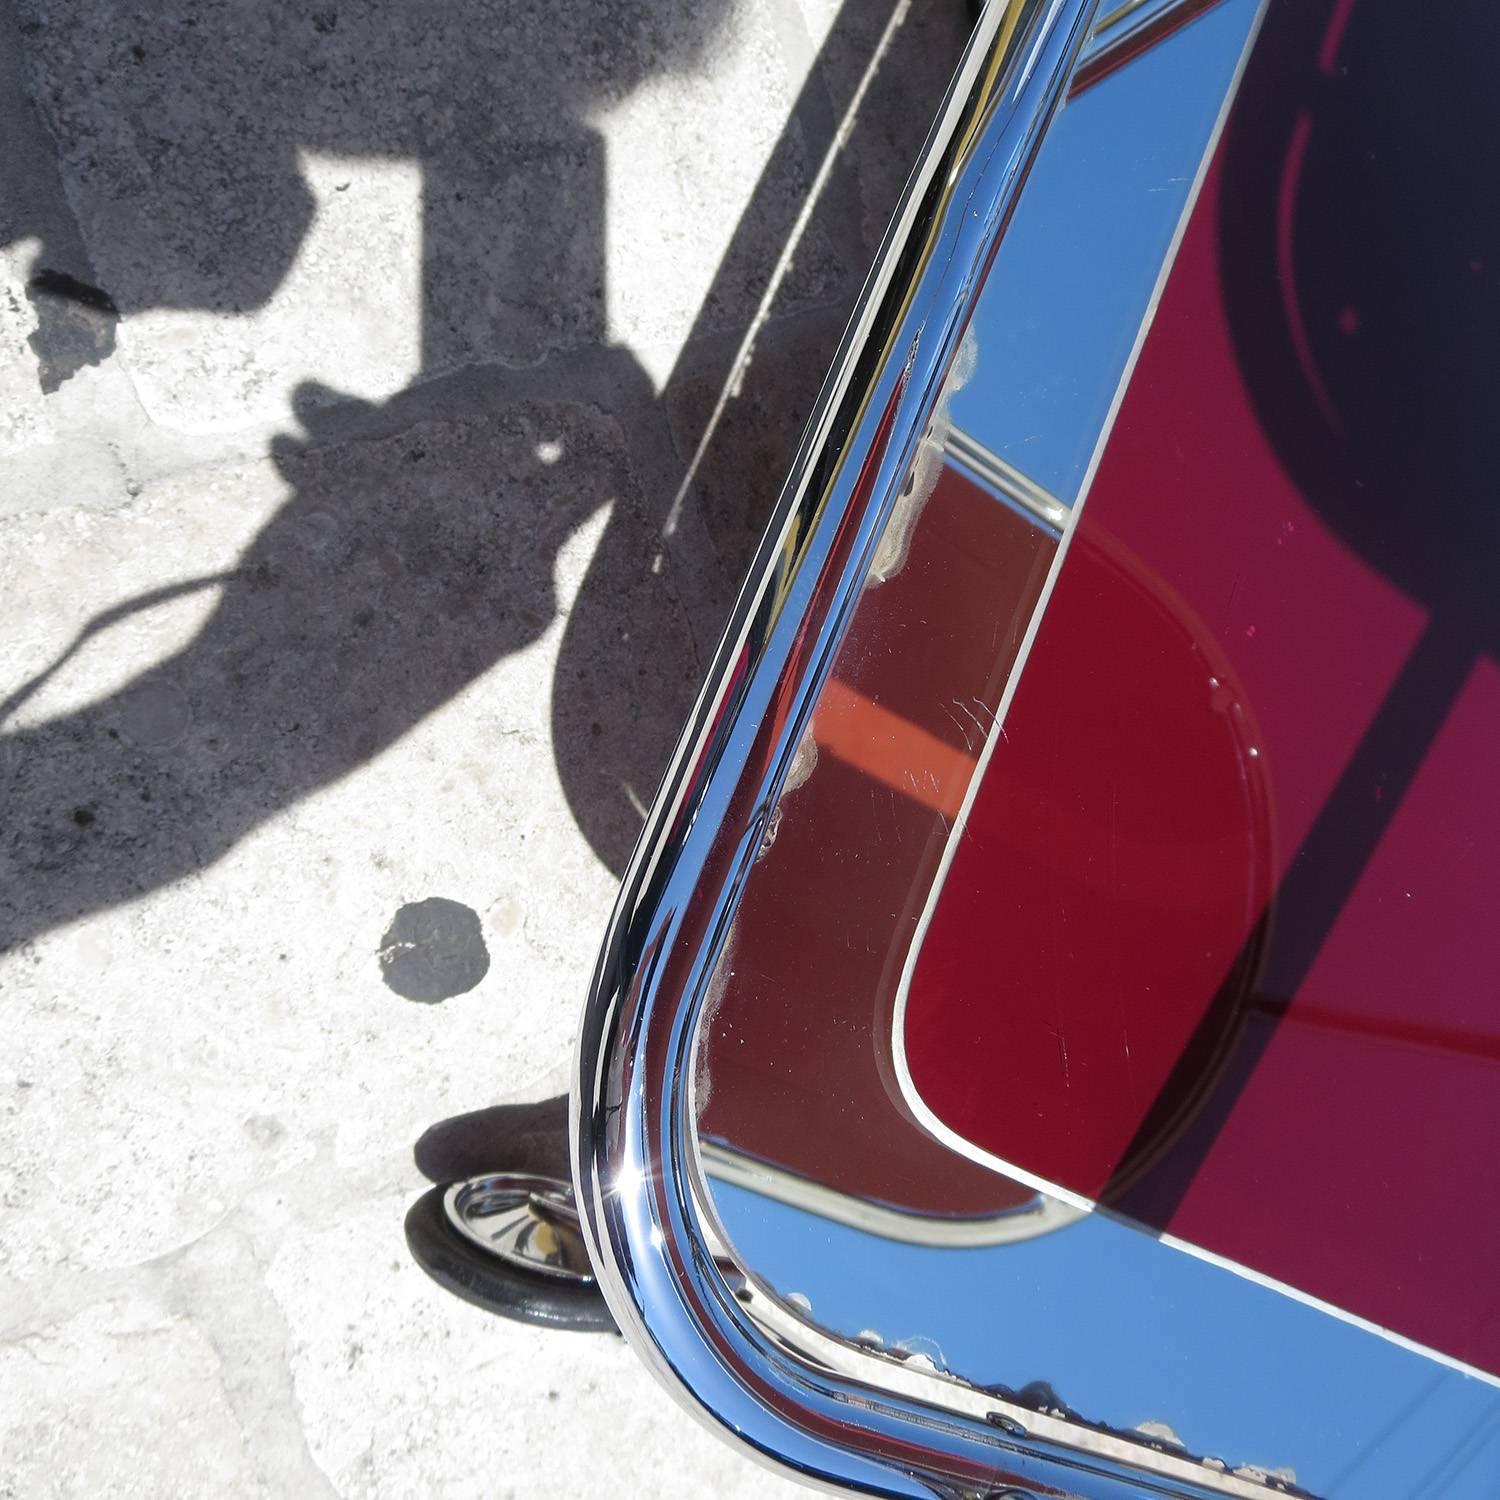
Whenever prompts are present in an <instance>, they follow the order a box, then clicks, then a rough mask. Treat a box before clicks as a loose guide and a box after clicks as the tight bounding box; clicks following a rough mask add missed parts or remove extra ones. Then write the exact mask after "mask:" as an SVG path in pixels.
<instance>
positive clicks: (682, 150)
mask: <svg viewBox="0 0 1500 1500" xmlns="http://www.w3.org/2000/svg"><path fill="white" fill-rule="evenodd" d="M964 26H965V18H964V6H963V4H962V3H961V0H930V3H929V0H912V3H910V4H898V3H896V0H846V3H843V4H842V5H841V4H839V3H838V0H720V3H718V4H714V3H708V4H705V3H703V0H581V3H575V4H570V5H569V6H567V7H565V8H564V9H563V10H561V11H559V10H558V9H557V8H556V7H551V6H543V5H540V4H532V3H521V0H455V3H451V4H448V5H444V6H439V7H433V6H428V5H423V4H418V3H416V0H399V3H397V4H389V3H382V4H376V3H374V0H327V4H326V5H323V6H321V8H320V7H318V6H303V5H294V4H291V3H289V0H269V3H259V4H241V3H238V0H168V3H162V4H145V3H129V0H122V3H103V0H100V3H95V4H91V5H85V6H81V7H80V6H74V5H68V4H64V3H62V0H0V139H3V140H4V142H5V143H6V144H5V149H4V151H3V153H0V1008H3V1015H4V1030H3V1038H4V1040H3V1045H0V1278H3V1281H0V1497H6V1500H10V1497H23V1496H24V1497H32V1496H38V1497H41V1496H77V1495H85V1494H90V1495H92V1494H99V1493H107V1494H111V1495H140V1496H151V1497H168V1496H200V1495H215V1496H222V1495H256V1496H262V1495H263V1496H268V1497H297V1500H301V1497H304V1496H312V1497H317V1496H340V1497H356V1496H358V1497H365V1496H370V1497H375V1496H379V1497H387V1496H390V1497H394V1496H406V1495H411V1496H444V1497H447V1496H454V1497H458V1496H468V1495H475V1496H480V1495H483V1496H505V1495H511V1494H514V1495H520V1494H524V1493H535V1492H537V1491H538V1490H545V1491H546V1492H547V1493H552V1494H568V1495H578V1496H593V1495H598V1496H604V1495H611V1496H613V1495H651V1496H655V1495H682V1496H687V1495H693V1496H701V1495H706V1494H713V1495H718V1494H727V1495H768V1494H771V1493H773V1492H775V1491H777V1490H778V1489H784V1488H786V1485H785V1481H783V1480H781V1479H779V1478H777V1477H776V1476H775V1475H773V1474H770V1473H768V1472H767V1471H765V1470H763V1469H761V1468H759V1467H757V1466H755V1465H753V1464H752V1463H750V1462H749V1461H748V1460H746V1459H744V1458H743V1457H741V1456H740V1455H738V1454H737V1453H735V1452H734V1451H733V1450H731V1449H730V1448H729V1447H727V1446H726V1445H724V1444H721V1443H720V1442H719V1441H718V1440H717V1439H716V1438H714V1437H713V1436H711V1435H710V1434H708V1433H707V1432H705V1431H703V1430H702V1429H701V1428H699V1427H698V1426H697V1425H696V1424H695V1423H694V1422H693V1421H692V1420H691V1419H690V1418H689V1417H688V1416H686V1415H685V1414H684V1413H682V1412H681V1411H680V1410H679V1409H678V1407H677V1406H676V1405H675V1404H674V1403H673V1402H672V1401H671V1400H670V1398H669V1397H668V1396H667V1395H666V1394H665V1393H664V1392H662V1391H661V1390H660V1389H658V1388H657V1387H656V1385H655V1384H654V1382H653V1381H652V1380H651V1379H650V1377H649V1376H648V1375H647V1373H646V1371H645V1369H644V1367H643V1366H642V1365H641V1363H640V1362H639V1360H638V1359H637V1358H636V1357H635V1356H634V1354H633V1353H632V1352H631V1351H630V1350H629V1349H627V1348H626V1347H625V1346H624V1345H623V1344H621V1343H620V1342H619V1341H618V1340H616V1339H614V1338H612V1337H606V1336H599V1335H571V1334H564V1333H555V1332H543V1331H539V1330H536V1329H532V1328H528V1327H523V1326H520V1325H517V1324H513V1323H508V1322H505V1321H502V1320H500V1319H498V1318H495V1317H492V1316H488V1315H486V1314H485V1313H482V1312H479V1311H476V1310H475V1309H474V1308H472V1307H470V1306H468V1305H466V1304H464V1303H462V1302H459V1301H457V1300H456V1299H454V1298H453V1297H452V1296H450V1295H448V1294H447V1293H445V1292H444V1291H443V1290H441V1289H440V1288H439V1287H438V1286H437V1285H436V1284H435V1283H433V1282H432V1281H430V1280H429V1279H428V1278H427V1277H426V1276H425V1274H424V1273H423V1272H422V1271H421V1270H420V1269H419V1268H418V1267H417V1266H416V1265H415V1263H414V1262H413V1261H412V1260H411V1258H410V1256H409V1254H408V1252H407V1249H406V1245H405V1242H404V1239H403V1235H402V1220H403V1216H404V1214H405V1212H406V1209H407V1207H408V1205H409V1204H410V1203H411V1202H412V1200H413V1199H414V1198H415V1197H416V1196H417V1194H418V1193H419V1192H420V1191H421V1190H423V1189H424V1188H425V1187H426V1186H427V1184H428V1182H429V1180H442V1179H443V1178H445V1177H447V1176H456V1175H462V1174H463V1173H465V1172H476V1171H479V1170H482V1169H484V1168H485V1167H488V1166H501V1165H507V1164H515V1165H530V1166H544V1165H547V1164H555V1163H557V1162H559V1161H560V1160H561V1154H562V1151H563V1149H564V1141H565V1130H566V1110H565V1108H564V1107H563V1106H562V1105H561V1104H560V1103H559V1101H558V1099H557V1096H558V1094H559V1093H560V1092H561V1090H562V1088H563V1087H564V1080H565V1076H566V1067H567V1061H568V1057H569V1054H570V1049H571V1046H572V1041H573V1036H574V1033H575V1029H576V1025H577V1020H578V1014H579V1008H580V1005H581V1003H582V999H583V996H584V992H585V987H586V984H587V979H588V974H589V970H590V967H591V964H592V961H593V957H594V951H595V947H596V944H597V942H598V940H599V937H600V934H601V932H602V929H603V925H604V922H605V918H606V916H607V914H608V909H609V905H610V902H611V900H612V898H613V895H614V890H615V886H616V882H617V879H618V876H619V873H620V871H621V869H622V867H623V864H624V861H625V858H626V856H627V854H628V852H629V848H630V844H631V842H632V840H633V839H634V836H635V833H636V830H637V829H638V827H639V825H640V821H641V817H642V814H643V811H644V807H645V805H646V804H647V803H648V802H649V800H650V798H651V795H652V790H653V787H654V784H655V780H656V778H657V776H658V774H659V772H660V770H661V767H662V765H663V763H664V761H665V758H666V755H667V753H668V750H669V748H670V745H671V742H672V739H673V738H674V736H675V733H676V731H677V728H678V725H679V723H680V721H681V719H682V717H683V715H684V714H685V712H686V710H687V707H688V704H689V701H690V699H691V695H692V693H693V692H694V691H695V689H696V687H697V684H698V682H699V681H700V679H701V675H702V672H703V670H704V666H705V664H706V661H707V658H708V655H709V653H710V652H711V650H712V647H713V642H714V638H715V636H716V634H717V631H718V628H719V625H720V622H721V621H722V618H723V615H724V612H725V611H726V609H727V607H728V605H729V603H730V601H731V599H732V597H733V593H734V590H735V588H736V587H737V584H738V581H739V578H740V576H741V574H742V572H743V569H744V566H745V564H746V562H747V560H748V557H749V553H750V550H751V548H752V547H753V545H754V542H755V539H756V537H757V535H758V532H759V530H760V528H761V526H762V525H763V523H764V519H765V516H766V514H767V511H768V510H769V507H770V506H771V504H772V503H773V501H774V499H775V491H776V487H777V484H778V483H779V479H780V476H781V474H782V473H783V472H784V470H785V467H786V465H787V462H788V460H789V459H790V456H791V453H792V450H793V448H794V446H795V442H796V438H797V434H798V431H799V429H800V427H801V424H802V422H803V420H804V419H805V417H806V415H807V412H808V409H809V407H810V404H811V402H812V399H813V397H814V396H815V394H816V390H817V386H818V383H819V381H820V379H821V376H822V373H823V371H824V370H825V369H826V367H827V364H828V361H829V359H830V357H831V354H832V352H833V348H834V346H835V344H836V341H837V339H838V336H839V333H840V332H841V329H842V325H843V321H844V319H845V317H846V316H847V313H848V310H849V307H850V306H851V304H852V301H853V298H854V296H855V295H856V293H857V291H858V288H859V285H860V282H861V280H862V279H863V276H864V273H865V271H866V269H867V267H868V264H869V261H870V258H871V257H872V255H873V252H874V248H875V243H876V241H877V239H878V236H879V234H880V233H881V231H882V229H883V227H884V223H885V220H886V218H887V216H888V214H889V212H890V209H891V208H892V206H893V205H894V201H895V198H896V195H897V193H898V192H899V190H900V186H901V182H902V180H903V179H904V176H905V173H906V171H907V169H908V167H909V165H910V163H911V161H912V160H913V159H914V157H915V154H916V152H917V149H918V147H919V145H920V142H921V139H922V137H923V135H924V134H925V131H926V128H927V125H928V123H929V122H930V120H931V118H932V116H933V114H934V112H935V110H936V106H937V104H938V101H939V99H940V98H941V94H942V90H943V88H944V86H945V84H946V81H947V78H948V77H949V75H950V74H951V70H952V67H953V65H954V63H955V61H956V59H957V55H958V51H959V49H960V47H961V45H962V42H963V35H964ZM872 67H873V68H874V70H875V71H874V73H873V79H872V80H870V79H867V78H866V75H867V73H869V70H870V69H872ZM862 81H863V82H868V83H869V87H868V89H867V90H866V92H865V93H864V94H863V103H862V106H861V107H860V109H859V110H858V112H857V113H856V114H854V115H852V116H851V115H850V114H849V106H850V101H851V100H852V99H853V98H854V97H855V96H856V93H857V92H858V90H859V89H860V88H861V85H862ZM751 332H753V333H754V337H753V338H751V337H750V334H751ZM726 389H727V390H728V392H729V394H728V397H727V400H726V399H725V392H726ZM716 413H717V414H718V419H717V421H716V422H715V414H716ZM710 428H711V430H709V429H710ZM706 431H707V432H708V442H707V444H706V446H704V447H703V451H702V453H701V455H700V454H699V449H700V444H702V441H703V439H704V437H705V432H706ZM695 455H697V456H698V461H697V462H696V464H695V463H694V460H695ZM690 465H691V466H692V476H691V478H692V482H691V483H685V479H686V477H687V476H688V474H689V468H690Z"/></svg>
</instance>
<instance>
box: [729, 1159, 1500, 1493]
mask: <svg viewBox="0 0 1500 1500" xmlns="http://www.w3.org/2000/svg"><path fill="white" fill-rule="evenodd" d="M710 1170H712V1169H710ZM710 1183H711V1185H712V1190H713V1196H714V1203H715V1206H716V1207H717V1209H718V1212H719V1215H720V1218H721V1221H722V1223H723V1226H724V1229H725V1232H726V1234H727V1235H728V1237H729V1239H730V1241H731V1242H732V1243H733V1246H734V1249H735V1252H736V1254H737V1256H738V1257H740V1259H741V1260H742V1262H743V1263H744V1264H746V1265H748V1266H751V1267H753V1268H754V1274H755V1275H756V1276H757V1277H759V1278H760V1279H762V1280H763V1281H764V1282H765V1283H766V1284H767V1285H768V1286H769V1287H770V1288H771V1289H773V1290H774V1291H775V1292H776V1293H777V1294H778V1295H779V1296H780V1297H781V1298H782V1299H783V1300H784V1301H785V1300H786V1299H787V1298H794V1299H796V1300H793V1301H791V1302H790V1303H789V1304H788V1305H789V1306H790V1307H791V1308H793V1309H796V1310H797V1311H798V1312H799V1313H800V1315H801V1316H802V1317H803V1318H805V1319H806V1320H808V1321H809V1322H812V1323H814V1324H815V1325H816V1326H817V1327H819V1328H821V1329H824V1330H826V1331H828V1332H829V1333H833V1334H837V1335H839V1336H840V1337H842V1338H843V1339H846V1340H848V1341H850V1342H851V1343H852V1342H855V1341H862V1342H863V1343H864V1344H866V1345H868V1344H872V1343H875V1342H876V1340H872V1339H871V1337H870V1335H872V1334H873V1335H877V1336H878V1346H879V1347H882V1348H886V1349H893V1350H896V1351H898V1352H902V1353H909V1354H911V1355H915V1356H917V1357H918V1358H926V1359H930V1360H932V1361H933V1362H934V1364H936V1365H937V1366H938V1367H939V1368H941V1369H944V1370H947V1371H951V1372H952V1373H953V1374H955V1375H958V1376H961V1377H962V1378H963V1379H964V1380H965V1381H966V1382H968V1383H970V1384H971V1385H973V1386H976V1387H986V1386H991V1387H994V1386H1004V1387H1006V1388H1008V1389H1009V1390H1010V1391H1011V1392H1013V1393H1018V1394H1022V1393H1024V1394H1025V1396H1026V1399H1029V1400H1039V1401H1045V1402H1047V1403H1048V1404H1049V1405H1052V1404H1053V1402H1054V1398H1055V1403H1056V1406H1057V1407H1061V1408H1066V1409H1070V1410H1072V1411H1075V1412H1077V1413H1078V1414H1079V1416H1081V1417H1082V1418H1084V1419H1095V1420H1097V1419H1099V1418H1100V1417H1101V1416H1102V1415H1104V1414H1107V1420H1108V1421H1110V1422H1111V1423H1112V1424H1113V1425H1115V1426H1117V1427H1119V1428H1121V1429H1124V1430H1127V1431H1128V1430H1131V1429H1134V1430H1135V1431H1137V1432H1138V1433H1139V1434H1140V1435H1141V1436H1142V1437H1152V1438H1155V1439H1156V1440H1157V1441H1159V1442H1161V1443H1162V1444H1163V1446H1164V1447H1165V1448H1166V1449H1167V1450H1168V1451H1178V1452H1183V1453H1190V1454H1193V1455H1195V1456H1197V1457H1203V1456H1206V1457H1208V1458H1211V1459H1220V1460H1222V1461H1223V1462H1224V1465H1225V1472H1227V1473H1230V1474H1231V1475H1232V1474H1233V1471H1234V1469H1235V1468H1237V1467H1238V1468H1241V1469H1242V1470H1243V1471H1244V1472H1245V1473H1246V1474H1249V1473H1251V1472H1252V1471H1254V1470H1260V1471H1262V1472H1267V1473H1271V1474H1272V1477H1273V1478H1276V1477H1279V1478H1281V1479H1283V1480H1285V1481H1287V1482H1288V1483H1293V1482H1294V1483H1295V1485H1296V1486H1297V1487H1298V1488H1300V1489H1302V1490H1304V1491H1307V1492H1310V1493H1312V1494H1314V1495H1318V1496H1326V1497H1329V1500H1344V1497H1359V1500H1412V1497H1418V1496H1421V1497H1426V1496H1438V1495H1441V1496H1443V1497H1444V1500H1491V1497H1493V1495H1494V1494H1495V1480H1496V1475H1497V1474H1500V1391H1497V1390H1496V1389H1495V1388H1494V1387H1493V1386H1490V1385H1486V1384H1484V1383H1482V1382H1480V1381H1477V1380H1475V1379H1473V1378H1472V1377H1469V1376H1466V1375H1464V1374H1463V1373H1461V1372H1460V1371H1457V1370H1454V1369H1451V1368H1448V1367H1446V1366H1443V1365H1439V1364H1436V1363H1434V1362H1433V1361H1432V1360H1430V1359H1428V1358H1425V1357H1424V1356H1422V1355H1420V1354H1417V1353H1414V1352H1412V1351H1410V1350H1407V1349H1403V1348H1400V1347H1398V1346H1397V1345H1395V1344H1392V1343H1390V1342H1389V1341H1388V1340H1386V1339H1382V1338H1380V1337H1378V1336H1377V1335H1375V1334H1372V1333H1367V1332H1365V1331H1364V1330H1363V1329H1359V1328H1356V1327H1353V1326H1352V1325H1350V1324H1348V1323H1346V1322H1343V1321H1342V1320H1339V1319H1335V1318H1330V1317H1327V1316H1326V1315H1325V1314H1323V1313H1321V1312H1319V1311H1317V1310H1316V1309H1314V1308H1311V1307H1308V1306H1306V1305H1305V1304H1303V1303H1299V1302H1296V1301H1294V1300H1293V1299H1291V1298H1289V1297H1286V1296H1283V1295H1282V1294H1280V1293H1279V1292H1276V1291H1273V1290H1271V1289H1269V1288H1267V1287H1263V1286H1259V1285H1257V1284H1255V1283H1254V1282H1251V1281H1247V1280H1245V1279H1244V1278H1242V1277H1239V1276H1236V1275H1233V1274H1232V1273H1230V1272H1227V1271H1224V1270H1222V1269H1220V1268H1219V1267H1216V1266H1211V1265H1207V1264H1205V1263H1204V1262H1202V1261H1198V1260H1195V1259H1193V1258H1192V1257H1190V1256H1187V1255H1184V1254H1182V1253H1181V1252H1180V1251H1176V1250H1173V1249H1171V1248H1170V1247H1168V1246H1164V1245H1162V1244H1160V1243H1158V1242H1156V1241H1154V1240H1152V1239H1150V1238H1149V1237H1148V1236H1146V1235H1143V1234H1140V1233H1139V1232H1137V1231H1136V1230H1134V1229H1132V1228H1129V1227H1127V1226H1125V1225H1122V1224H1120V1223H1117V1222H1115V1221H1114V1220H1112V1219H1110V1218H1109V1217H1107V1216H1105V1215H1103V1214H1099V1213H1094V1214H1089V1215H1086V1216H1084V1217H1083V1218H1082V1219H1080V1220H1078V1221H1076V1222H1074V1223H1072V1224H1071V1225H1069V1226H1068V1227H1064V1228H1060V1229H1058V1230H1057V1231H1056V1232H1055V1233H1051V1234H1048V1235H1047V1236H1046V1237H1045V1238H1040V1239H1032V1240H1018V1241H1014V1242H1011V1243H1007V1244H1002V1245H996V1246H990V1247H975V1248H962V1249H954V1248H947V1247H935V1246H924V1245H914V1244H910V1243H903V1242H901V1241H898V1240H894V1239H889V1238H885V1237H883V1236H880V1235H877V1234H874V1233H871V1232H868V1231H861V1230H859V1229H856V1228H852V1227H850V1226H847V1225H844V1224H840V1223H835V1222H833V1221H831V1220H829V1219H827V1218H825V1217H823V1216H822V1215H820V1214H818V1213H815V1212H811V1211H809V1210H807V1209H799V1208H796V1207H793V1206H791V1205H789V1204H786V1203H781V1202H776V1201H773V1200H771V1199H769V1198H766V1197H764V1196H762V1195H760V1194H757V1193H753V1192H750V1191H748V1190H746V1189H744V1188H741V1187H737V1186H734V1185H732V1184H729V1183H726V1182H723V1181H721V1180H717V1179H715V1178H714V1177H712V1176H710ZM934 1328H941V1329H942V1334H941V1336H938V1335H935V1334H934V1333H933V1330H934ZM1028 1386H1030V1387H1031V1390H1030V1392H1026V1390H1025V1388H1026V1387H1028ZM1045 1390H1050V1392H1051V1395H1044V1394H1042V1393H1043V1392H1044V1391H1045ZM1231 1413H1232V1415H1233V1421H1232V1424H1230V1423H1228V1422H1226V1416H1227V1415H1228V1414H1231ZM1231 1426H1232V1433H1230V1434H1226V1428H1228V1427H1231ZM1174 1435H1175V1439H1176V1441H1173V1436H1174ZM1226 1436H1232V1440H1233V1442H1234V1444H1235V1446H1234V1447H1233V1448H1229V1447H1223V1446H1219V1445H1220V1444H1223V1443H1225V1442H1226Z"/></svg>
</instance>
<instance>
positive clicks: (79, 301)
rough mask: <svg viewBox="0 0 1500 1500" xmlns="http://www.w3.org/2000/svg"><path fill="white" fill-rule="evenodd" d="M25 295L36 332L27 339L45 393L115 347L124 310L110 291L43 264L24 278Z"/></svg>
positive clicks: (108, 353)
mask: <svg viewBox="0 0 1500 1500" xmlns="http://www.w3.org/2000/svg"><path fill="white" fill-rule="evenodd" d="M26 299H27V301H28V302H30V303H31V305H32V307H33V308H35V309H36V331H35V332H34V333H33V334H31V336H30V337H29V338H28V339H27V340H26V342H27V343H28V344H30V345H31V348H32V352H33V353H35V355H36V363H37V378H38V380H39V381H40V382H41V386H42V391H43V393H44V394H46V395H49V396H50V395H51V394H52V392H53V391H55V390H56V389H57V388H58V387H59V386H60V385H61V384H62V383H63V381H65V380H68V379H71V378H72V377H73V376H74V375H76V374H77V373H78V372H79V371H80V370H81V369H82V368H83V367H84V366H85V365H98V364H102V363H103V362H104V361H105V360H106V359H108V358H109V356H110V355H111V354H113V353H114V352H115V327H116V325H117V324H118V323H119V321H120V310H119V309H118V308H117V307H116V306H115V304H114V299H113V298H112V297H111V296H110V295H109V293H108V292H106V291H103V290H101V289H100V288H99V287H96V286H90V285H89V284H88V283H87V282H86V281H80V280H79V279H78V278H77V277H76V276H70V275H68V273H67V272H66V271H50V270H47V269H46V268H45V267H44V268H43V269H41V270H39V271H38V272H37V273H36V274H35V275H34V276H33V277H32V278H31V279H30V280H29V281H28V282H27V283H26Z"/></svg>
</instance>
